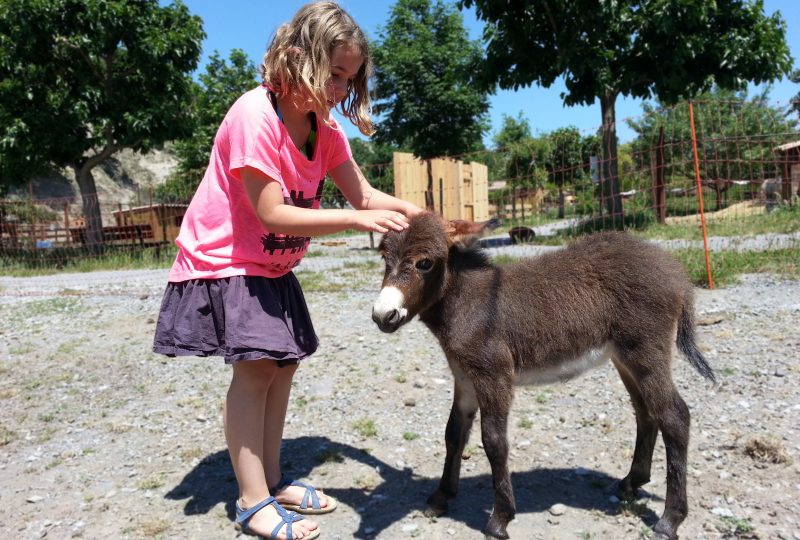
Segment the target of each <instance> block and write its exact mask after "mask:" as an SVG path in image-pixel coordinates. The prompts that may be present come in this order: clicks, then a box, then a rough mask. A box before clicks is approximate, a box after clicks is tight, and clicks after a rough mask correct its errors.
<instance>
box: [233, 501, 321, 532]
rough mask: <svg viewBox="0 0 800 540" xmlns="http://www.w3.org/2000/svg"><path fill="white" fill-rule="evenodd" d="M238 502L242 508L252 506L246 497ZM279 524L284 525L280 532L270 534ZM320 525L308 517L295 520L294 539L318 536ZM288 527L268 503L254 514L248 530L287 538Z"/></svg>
mask: <svg viewBox="0 0 800 540" xmlns="http://www.w3.org/2000/svg"><path fill="white" fill-rule="evenodd" d="M238 504H239V507H240V508H241V509H242V510H247V508H249V507H250V506H248V505H247V503H246V502H245V500H244V499H239V501H238ZM279 524H283V526H282V527H281V528H280V529H279V530H278V534H277V535H276V536H270V535H271V534H272V531H273V530H275V527H277V526H278V525H279ZM318 527H319V526H318V525H317V523H316V522H315V521H311V520H310V519H308V518H303V519H301V520H300V521H295V522H293V523H292V540H302V539H303V538H316V537H317V536H319V532H318V531H317V528H318ZM286 529H287V527H286V525H285V522H284V520H283V519H282V518H281V516H280V515H279V514H278V511H277V510H275V507H274V506H272V505H267V506H265V507H264V508H262V509H261V510H259V511H258V512H256V513H255V514H253V517H251V518H250V520H249V521H248V522H247V532H248V533H249V534H256V535H259V536H262V537H264V538H274V539H275V540H287V538H288V537H287V534H286Z"/></svg>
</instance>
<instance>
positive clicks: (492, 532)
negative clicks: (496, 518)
mask: <svg viewBox="0 0 800 540" xmlns="http://www.w3.org/2000/svg"><path fill="white" fill-rule="evenodd" d="M483 534H484V536H485V538H486V540H495V539H496V538H503V539H506V538H510V536H508V532H507V531H506V528H505V527H499V526H495V527H494V528H492V526H491V524H489V525H487V526H486V529H485V530H484V531H483Z"/></svg>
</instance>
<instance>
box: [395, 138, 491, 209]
mask: <svg viewBox="0 0 800 540" xmlns="http://www.w3.org/2000/svg"><path fill="white" fill-rule="evenodd" d="M393 165H394V194H395V196H396V197H398V198H400V199H404V200H406V201H409V202H412V203H414V204H416V205H417V206H419V207H421V208H429V209H431V210H434V211H435V212H437V213H438V214H439V215H440V216H442V217H444V218H445V219H466V220H468V221H485V220H487V219H489V173H488V168H487V167H486V165H484V164H482V163H477V162H471V163H463V162H461V161H457V160H454V159H448V158H436V159H431V160H428V161H422V160H418V159H416V158H415V157H414V156H413V154H408V153H403V152H395V153H394V155H393ZM429 167H430V169H429ZM429 171H430V175H429Z"/></svg>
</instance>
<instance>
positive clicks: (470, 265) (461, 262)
mask: <svg viewBox="0 0 800 540" xmlns="http://www.w3.org/2000/svg"><path fill="white" fill-rule="evenodd" d="M450 261H451V262H450V264H451V268H452V269H453V270H454V271H456V272H461V271H469V270H480V269H481V268H492V267H494V264H492V261H491V259H490V258H489V255H488V254H487V253H486V252H485V251H484V250H483V249H482V248H481V247H480V245H478V243H477V242H473V243H472V244H470V245H468V246H460V245H454V246H453V247H451V248H450Z"/></svg>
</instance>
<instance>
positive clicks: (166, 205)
mask: <svg viewBox="0 0 800 540" xmlns="http://www.w3.org/2000/svg"><path fill="white" fill-rule="evenodd" d="M150 208H153V209H154V210H155V209H157V208H176V209H183V210H185V209H187V208H189V205H188V204H178V203H163V204H154V205H152V206H151V205H149V204H148V205H145V206H134V207H133V208H128V209H126V210H114V211H113V212H112V214H126V213H129V212H142V211H149V210H150Z"/></svg>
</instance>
